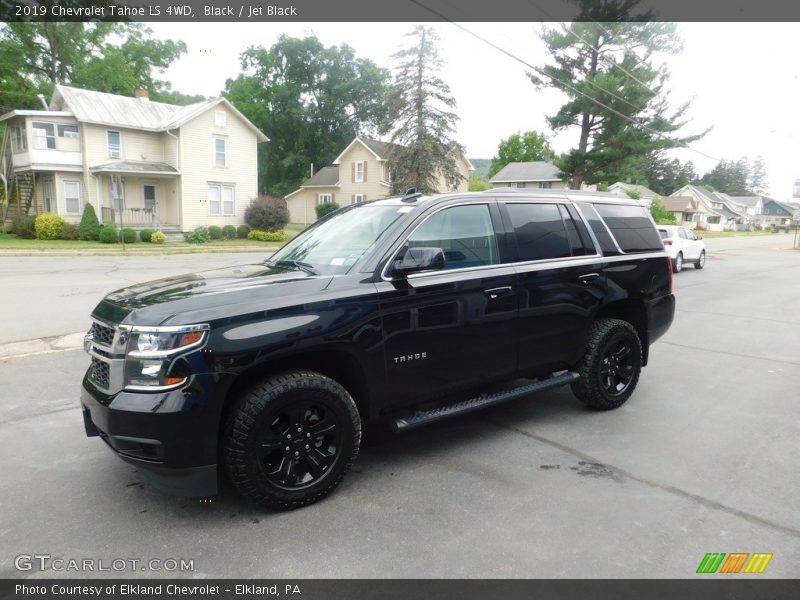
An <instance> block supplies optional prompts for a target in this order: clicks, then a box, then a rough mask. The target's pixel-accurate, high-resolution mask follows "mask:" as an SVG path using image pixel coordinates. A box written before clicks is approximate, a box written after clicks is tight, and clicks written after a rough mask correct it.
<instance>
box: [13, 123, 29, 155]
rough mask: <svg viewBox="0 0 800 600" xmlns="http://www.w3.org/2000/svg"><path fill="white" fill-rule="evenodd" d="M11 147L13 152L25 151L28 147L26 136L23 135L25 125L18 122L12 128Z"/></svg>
mask: <svg viewBox="0 0 800 600" xmlns="http://www.w3.org/2000/svg"><path fill="white" fill-rule="evenodd" d="M11 141H12V147H13V149H14V152H25V151H26V150H27V149H28V137H27V136H26V135H25V125H24V124H22V123H20V124H19V125H16V126H14V129H13V130H12V138H11Z"/></svg>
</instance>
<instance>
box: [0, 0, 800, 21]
mask: <svg viewBox="0 0 800 600" xmlns="http://www.w3.org/2000/svg"><path fill="white" fill-rule="evenodd" d="M615 1H616V2H617V4H620V5H625V4H633V6H632V7H631V8H630V9H628V10H627V11H625V13H624V16H622V17H621V18H620V20H623V21H644V20H656V21H684V22H689V21H701V22H719V21H728V22H735V21H740V22H756V21H759V22H770V21H782V22H785V21H800V3H798V2H796V1H794V0H759V1H758V2H756V1H754V0H728V1H724V0H723V1H720V0H713V1H712V0H641V1H640V2H638V3H635V2H633V3H632V2H626V1H625V0H492V1H491V2H486V1H485V0H390V1H386V0H283V1H278V2H276V3H274V4H273V3H268V2H263V1H259V0H149V1H143V0H0V21H145V22H147V21H150V22H153V21H164V22H181V23H193V22H198V23H199V22H220V21H224V22H248V21H252V22H292V21H295V22H437V21H456V22H505V21H511V22H517V21H522V22H556V21H590V20H594V19H593V14H596V12H595V9H594V7H596V6H597V5H599V4H600V3H601V2H602V3H607V4H613V3H614V2H615Z"/></svg>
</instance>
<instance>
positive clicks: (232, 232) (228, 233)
mask: <svg viewBox="0 0 800 600" xmlns="http://www.w3.org/2000/svg"><path fill="white" fill-rule="evenodd" d="M222 237H223V238H225V239H226V240H232V239H233V238H235V237H236V227H234V226H233V225H225V227H223V228H222Z"/></svg>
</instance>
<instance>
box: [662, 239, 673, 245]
mask: <svg viewBox="0 0 800 600" xmlns="http://www.w3.org/2000/svg"><path fill="white" fill-rule="evenodd" d="M664 245H665V246H672V240H664Z"/></svg>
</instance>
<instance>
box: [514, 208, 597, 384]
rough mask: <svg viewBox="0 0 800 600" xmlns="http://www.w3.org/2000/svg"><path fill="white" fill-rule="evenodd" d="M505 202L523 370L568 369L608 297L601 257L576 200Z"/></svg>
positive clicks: (526, 372)
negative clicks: (566, 202) (575, 204)
mask: <svg viewBox="0 0 800 600" xmlns="http://www.w3.org/2000/svg"><path fill="white" fill-rule="evenodd" d="M501 207H502V211H503V213H504V219H505V221H506V228H507V229H508V230H509V231H510V232H513V235H512V237H513V240H514V242H515V243H512V244H510V247H511V248H512V249H514V248H515V256H513V257H512V262H513V263H514V268H515V271H516V273H517V290H518V291H517V296H518V306H519V317H518V324H519V327H518V329H517V334H516V344H517V349H518V350H517V353H518V356H519V368H520V374H521V375H527V376H536V375H541V374H544V373H547V372H552V371H557V370H561V369H567V368H569V367H570V366H571V365H573V364H574V363H575V362H577V361H578V360H579V359H580V357H581V355H582V353H583V349H584V345H585V340H586V336H587V335H588V331H589V326H590V325H591V322H592V319H593V317H594V314H595V313H596V312H597V310H598V309H599V307H600V304H601V302H602V299H603V296H604V290H605V278H604V275H603V272H602V256H601V255H600V254H599V253H598V251H597V249H596V248H595V245H594V242H593V240H592V238H591V236H590V235H589V232H588V231H587V229H586V226H585V225H584V223H583V221H582V220H581V218H580V215H579V213H578V212H577V211H576V210H575V208H574V207H573V206H572V205H569V204H562V203H556V202H544V201H543V202H534V201H512V200H509V201H506V202H504V203H503V204H501Z"/></svg>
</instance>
